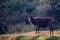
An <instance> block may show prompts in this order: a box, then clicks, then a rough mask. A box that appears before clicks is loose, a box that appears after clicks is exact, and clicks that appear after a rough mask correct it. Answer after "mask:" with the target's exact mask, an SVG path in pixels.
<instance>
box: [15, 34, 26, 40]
mask: <svg viewBox="0 0 60 40" xmlns="http://www.w3.org/2000/svg"><path fill="white" fill-rule="evenodd" d="M24 38H26V37H25V36H22V35H20V36H18V37H16V39H15V40H23V39H24Z"/></svg>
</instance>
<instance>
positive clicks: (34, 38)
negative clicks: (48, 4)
mask: <svg viewBox="0 0 60 40" xmlns="http://www.w3.org/2000/svg"><path fill="white" fill-rule="evenodd" d="M39 37H40V35H36V36H34V37H33V38H32V39H31V40H37V39H38V38H39Z"/></svg>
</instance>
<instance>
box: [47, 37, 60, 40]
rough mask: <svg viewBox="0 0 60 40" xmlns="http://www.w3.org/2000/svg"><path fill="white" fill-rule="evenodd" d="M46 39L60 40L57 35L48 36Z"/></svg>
mask: <svg viewBox="0 0 60 40" xmlns="http://www.w3.org/2000/svg"><path fill="white" fill-rule="evenodd" d="M46 40H60V39H59V37H57V36H50V37H48V38H46Z"/></svg>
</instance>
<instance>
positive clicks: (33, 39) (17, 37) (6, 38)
mask: <svg viewBox="0 0 60 40" xmlns="http://www.w3.org/2000/svg"><path fill="white" fill-rule="evenodd" d="M41 32H42V31H41ZM41 34H43V35H40V34H39V35H36V34H35V33H34V31H33V32H27V33H21V34H6V35H5V34H4V35H0V40H60V36H59V35H60V32H59V31H58V32H57V31H55V32H54V36H50V35H49V33H47V34H48V35H45V34H46V33H45V32H42V33H41Z"/></svg>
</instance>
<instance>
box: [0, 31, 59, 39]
mask: <svg viewBox="0 0 60 40" xmlns="http://www.w3.org/2000/svg"><path fill="white" fill-rule="evenodd" d="M20 35H24V36H27V37H28V38H32V37H33V36H35V35H36V34H35V31H33V32H27V33H19V34H3V35H0V40H14V38H15V37H17V36H20ZM39 35H50V34H49V31H40V34H39ZM54 36H60V31H54Z"/></svg>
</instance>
